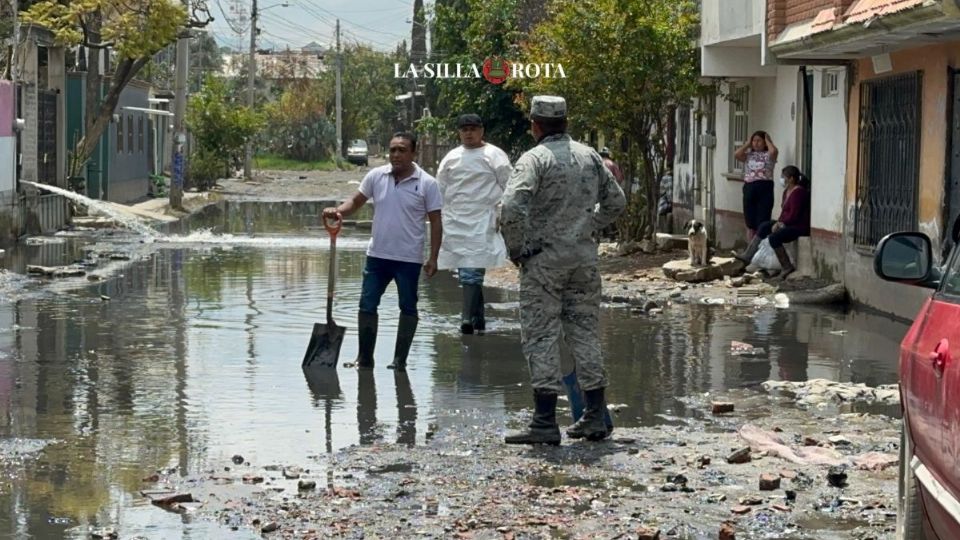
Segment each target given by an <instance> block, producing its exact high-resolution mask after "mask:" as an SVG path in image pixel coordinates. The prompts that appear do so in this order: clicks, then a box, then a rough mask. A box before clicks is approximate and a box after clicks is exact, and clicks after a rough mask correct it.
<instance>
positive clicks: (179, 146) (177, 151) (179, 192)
mask: <svg viewBox="0 0 960 540" xmlns="http://www.w3.org/2000/svg"><path fill="white" fill-rule="evenodd" d="M183 3H184V5H185V6H186V7H187V11H189V10H190V2H189V0H184V2H183ZM189 64H190V33H189V31H188V30H187V29H186V28H182V29H181V30H180V35H179V36H178V38H177V70H176V82H175V89H174V92H175V94H174V100H173V137H174V139H173V162H172V165H173V171H172V173H173V174H172V176H173V178H171V182H170V207H171V208H174V209H176V210H183V178H184V174H185V173H186V170H185V169H186V163H187V156H186V148H187V131H186V129H184V117H185V116H186V113H187V72H188V69H189V67H190V65H189Z"/></svg>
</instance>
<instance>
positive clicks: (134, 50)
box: [23, 0, 187, 59]
mask: <svg viewBox="0 0 960 540" xmlns="http://www.w3.org/2000/svg"><path fill="white" fill-rule="evenodd" d="M92 16H99V17H101V18H102V27H101V34H102V39H103V41H104V42H107V43H111V44H112V45H113V46H112V48H113V50H114V51H116V53H117V55H118V56H119V57H120V58H121V59H135V58H142V57H149V56H151V55H153V54H156V53H157V52H158V51H160V50H161V49H163V48H164V47H166V46H167V45H169V44H170V43H172V42H173V41H174V40H175V39H176V37H177V34H178V33H179V31H180V29H182V28H183V27H184V25H185V24H186V23H187V10H186V8H184V6H183V4H181V3H180V2H179V1H176V0H123V1H121V0H71V1H70V2H61V1H59V0H43V1H41V2H37V3H35V4H34V5H33V6H31V7H30V9H28V10H27V11H26V12H24V14H23V19H24V22H31V23H34V24H38V25H40V26H44V27H46V28H48V29H50V31H51V32H53V35H54V37H55V38H56V40H57V42H58V43H59V44H61V45H65V46H76V45H81V44H83V43H84V41H85V39H86V38H87V36H84V30H83V26H82V24H83V21H87V20H89V19H90V18H91V17H92Z"/></svg>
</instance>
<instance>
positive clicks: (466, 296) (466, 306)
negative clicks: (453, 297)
mask: <svg viewBox="0 0 960 540" xmlns="http://www.w3.org/2000/svg"><path fill="white" fill-rule="evenodd" d="M475 287H477V286H476V285H462V286H461V288H462V289H463V311H462V312H461V314H460V333H461V334H472V333H473V331H474V327H473V313H474V311H475V310H476V308H475V307H474V301H475V300H474V288H475Z"/></svg>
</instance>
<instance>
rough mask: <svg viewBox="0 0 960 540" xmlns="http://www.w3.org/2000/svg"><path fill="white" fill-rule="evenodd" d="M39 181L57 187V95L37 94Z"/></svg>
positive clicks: (51, 93) (53, 92) (44, 91)
mask: <svg viewBox="0 0 960 540" xmlns="http://www.w3.org/2000/svg"><path fill="white" fill-rule="evenodd" d="M37 109H38V110H37V112H38V120H37V180H38V181H39V182H40V183H41V184H50V185H54V186H55V185H57V93H56V92H55V91H52V90H40V91H38V92H37Z"/></svg>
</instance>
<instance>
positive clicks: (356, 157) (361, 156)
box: [347, 139, 369, 167]
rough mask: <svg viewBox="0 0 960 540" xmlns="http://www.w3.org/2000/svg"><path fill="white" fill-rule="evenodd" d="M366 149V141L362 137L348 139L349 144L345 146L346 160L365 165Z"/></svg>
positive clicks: (366, 161) (366, 162)
mask: <svg viewBox="0 0 960 540" xmlns="http://www.w3.org/2000/svg"><path fill="white" fill-rule="evenodd" d="M367 151H368V149H367V141H364V140H362V139H355V140H353V141H350V146H348V147H347V161H349V162H350V163H356V164H357V165H363V166H364V167H366V166H367V164H368V163H369V161H368V158H367Z"/></svg>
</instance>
